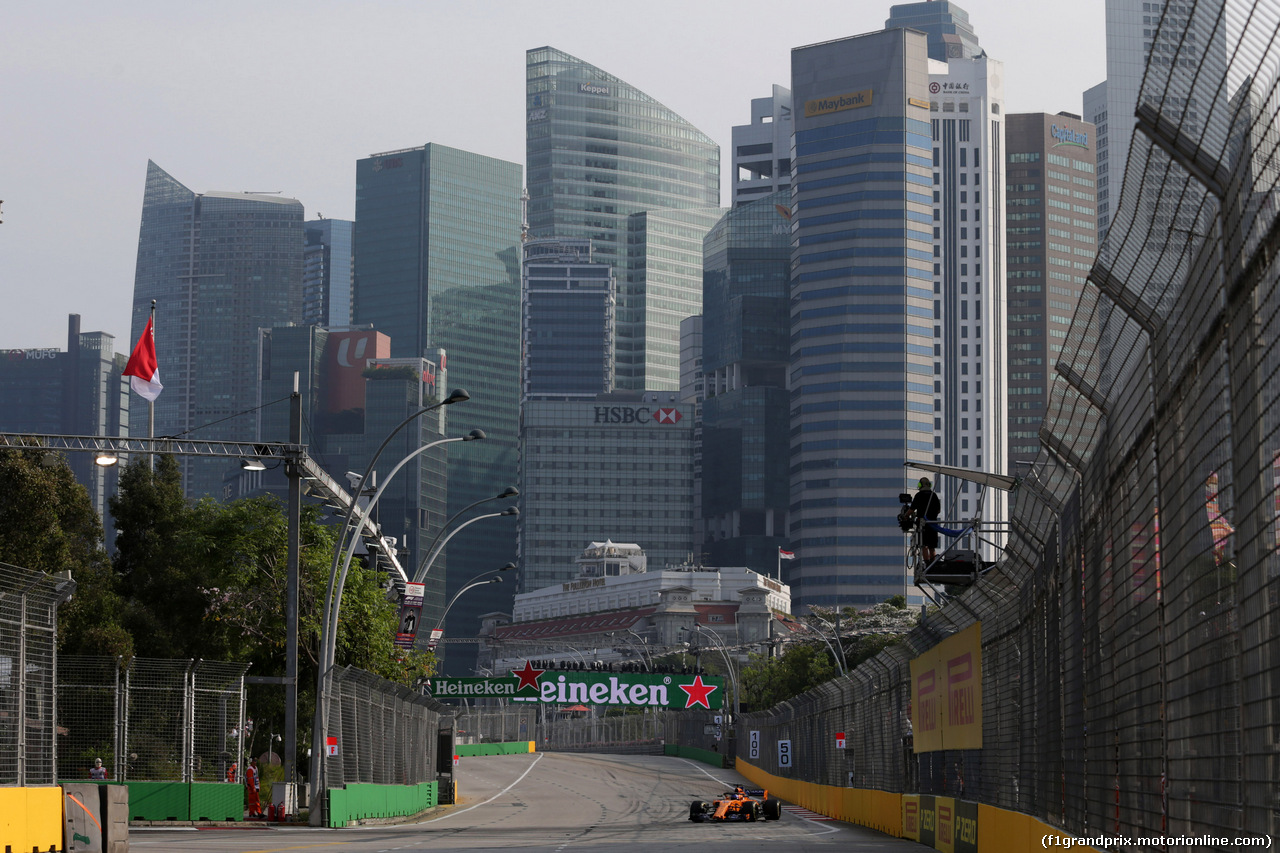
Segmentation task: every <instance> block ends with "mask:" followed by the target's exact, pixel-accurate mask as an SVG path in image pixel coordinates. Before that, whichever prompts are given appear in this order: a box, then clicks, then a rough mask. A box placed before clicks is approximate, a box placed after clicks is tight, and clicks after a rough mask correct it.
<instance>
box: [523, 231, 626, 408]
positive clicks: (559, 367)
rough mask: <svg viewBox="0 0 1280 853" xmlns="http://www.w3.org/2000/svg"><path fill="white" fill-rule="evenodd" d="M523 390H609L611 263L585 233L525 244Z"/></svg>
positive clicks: (530, 394) (558, 393)
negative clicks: (598, 257)
mask: <svg viewBox="0 0 1280 853" xmlns="http://www.w3.org/2000/svg"><path fill="white" fill-rule="evenodd" d="M524 259H525V260H524V269H523V273H522V275H523V278H524V288H523V292H522V294H521V316H522V318H523V319H522V335H523V339H524V364H523V377H524V378H523V388H524V390H523V395H522V396H523V398H524V399H526V400H528V399H542V400H548V399H551V400H554V399H560V400H567V399H574V398H578V399H591V398H593V397H595V396H596V395H597V394H604V393H607V392H609V391H612V390H613V345H614V314H615V310H616V303H617V292H618V288H617V282H616V281H615V280H614V277H613V267H611V266H609V265H608V264H600V263H595V262H594V261H592V260H591V241H590V240H586V239H577V240H557V239H543V240H530V241H529V242H527V243H525V244H524Z"/></svg>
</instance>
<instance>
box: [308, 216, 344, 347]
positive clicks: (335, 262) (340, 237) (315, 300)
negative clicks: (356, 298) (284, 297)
mask: <svg viewBox="0 0 1280 853" xmlns="http://www.w3.org/2000/svg"><path fill="white" fill-rule="evenodd" d="M354 228H355V223H354V222H350V221H348V220H345V219H317V220H314V221H311V222H308V223H306V235H307V246H306V249H305V250H304V251H303V272H302V322H303V323H306V324H308V325H317V326H347V325H350V323H351V283H352V282H351V280H352V276H353V275H354V273H355V263H354V258H353V256H352V246H351V237H352V233H353V231H354Z"/></svg>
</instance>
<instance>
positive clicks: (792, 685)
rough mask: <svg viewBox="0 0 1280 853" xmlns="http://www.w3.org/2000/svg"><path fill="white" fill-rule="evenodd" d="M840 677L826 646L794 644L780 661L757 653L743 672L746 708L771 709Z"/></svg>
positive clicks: (752, 656)
mask: <svg viewBox="0 0 1280 853" xmlns="http://www.w3.org/2000/svg"><path fill="white" fill-rule="evenodd" d="M835 676H836V668H835V666H834V665H833V664H832V663H831V659H830V656H829V655H828V654H827V650H826V648H825V647H823V646H821V645H814V644H812V643H793V644H791V645H790V646H788V647H787V649H786V651H784V652H783V653H782V654H781V655H780V656H778V657H776V658H770V657H766V656H765V655H762V654H753V655H751V656H750V658H749V662H748V663H747V665H746V666H745V667H743V669H742V674H741V676H740V680H741V682H742V704H743V707H751V708H770V707H773V706H774V705H776V704H778V703H779V702H785V701H786V700H788V699H791V698H793V697H795V696H799V695H800V694H801V693H804V692H805V691H806V690H812V689H813V688H815V687H817V686H818V685H819V684H822V683H824V682H827V681H830V680H831V679H832V678H835Z"/></svg>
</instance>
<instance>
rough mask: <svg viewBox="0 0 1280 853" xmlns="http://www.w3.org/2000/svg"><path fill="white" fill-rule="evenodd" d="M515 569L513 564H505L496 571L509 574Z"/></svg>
mask: <svg viewBox="0 0 1280 853" xmlns="http://www.w3.org/2000/svg"><path fill="white" fill-rule="evenodd" d="M515 567H516V564H515V563H507V564H506V565H505V566H503V567H502V568H500V569H498V571H500V572H509V571H511V570H512V569H514V568H515Z"/></svg>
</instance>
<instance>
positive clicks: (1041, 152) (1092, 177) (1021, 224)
mask: <svg viewBox="0 0 1280 853" xmlns="http://www.w3.org/2000/svg"><path fill="white" fill-rule="evenodd" d="M1006 122H1007V133H1006V148H1007V149H1008V152H1009V153H1008V185H1007V188H1008V193H1007V196H1006V200H1005V204H1006V206H1007V208H1008V213H1007V214H1006V217H1005V221H1006V225H1005V233H1006V234H1007V242H1006V244H1005V245H1006V247H1007V249H1008V257H1007V260H1008V263H1009V272H1008V299H1009V340H1008V348H1009V464H1010V466H1011V467H1012V466H1013V465H1014V464H1015V463H1017V462H1031V461H1033V460H1034V459H1035V458H1036V456H1038V455H1039V453H1040V439H1039V435H1040V423H1041V421H1042V420H1043V418H1044V413H1045V411H1046V408H1047V406H1048V404H1049V380H1050V378H1051V377H1052V376H1053V369H1054V366H1055V365H1056V364H1057V362H1058V357H1059V356H1060V355H1061V353H1062V346H1063V342H1064V340H1065V338H1066V337H1067V333H1068V331H1069V330H1070V328H1071V319H1072V317H1073V316H1074V315H1075V311H1076V306H1077V305H1078V304H1079V302H1080V295H1081V292H1082V291H1083V290H1084V284H1085V278H1086V277H1087V276H1088V274H1089V268H1090V267H1091V266H1092V265H1093V258H1094V256H1095V255H1096V254H1097V250H1098V243H1097V231H1098V225H1097V215H1096V213H1094V210H1095V207H1094V205H1093V204H1092V196H1093V195H1094V193H1095V192H1096V187H1095V181H1096V173H1095V163H1094V151H1095V147H1094V146H1095V140H1096V129H1095V128H1094V126H1093V125H1091V124H1089V123H1088V122H1084V121H1081V120H1080V118H1079V117H1077V116H1074V115H1071V114H1069V113H1058V114H1057V115H1050V114H1048V113H1019V114H1013V115H1010V116H1008V117H1007V118H1006ZM1023 473H1025V471H1024V472H1023Z"/></svg>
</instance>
